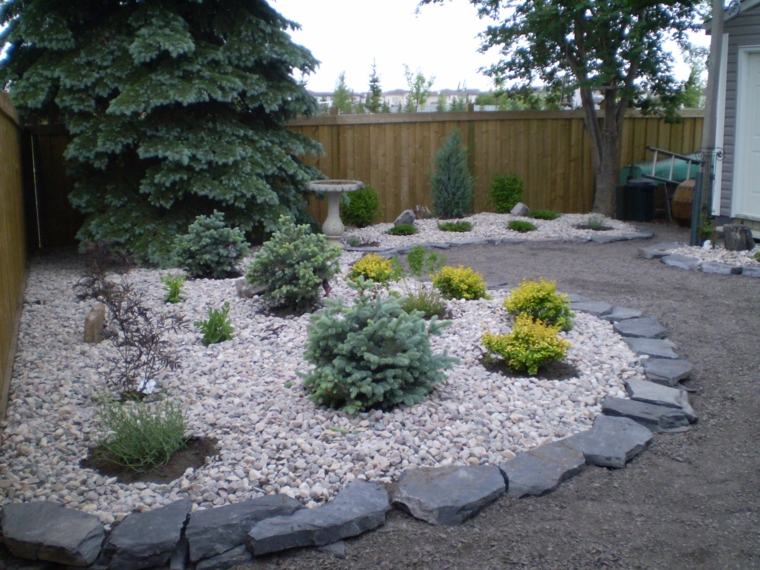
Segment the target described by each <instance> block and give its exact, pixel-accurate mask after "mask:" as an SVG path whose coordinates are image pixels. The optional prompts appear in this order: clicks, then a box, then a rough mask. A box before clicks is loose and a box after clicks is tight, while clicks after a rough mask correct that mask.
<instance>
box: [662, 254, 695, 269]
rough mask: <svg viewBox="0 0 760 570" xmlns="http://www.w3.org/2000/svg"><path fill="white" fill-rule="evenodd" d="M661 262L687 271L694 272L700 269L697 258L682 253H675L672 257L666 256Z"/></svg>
mask: <svg viewBox="0 0 760 570" xmlns="http://www.w3.org/2000/svg"><path fill="white" fill-rule="evenodd" d="M660 261H662V262H663V263H664V264H665V265H668V266H670V267H677V268H678V269H686V270H689V271H694V270H696V269H699V264H700V261H699V259H698V258H696V257H691V256H689V255H681V254H680V253H674V254H672V255H666V256H665V257H663V258H662V259H661V260H660Z"/></svg>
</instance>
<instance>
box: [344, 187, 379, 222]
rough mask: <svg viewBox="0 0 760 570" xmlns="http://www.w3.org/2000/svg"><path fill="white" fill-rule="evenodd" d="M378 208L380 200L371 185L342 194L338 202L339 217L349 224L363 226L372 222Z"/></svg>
mask: <svg viewBox="0 0 760 570" xmlns="http://www.w3.org/2000/svg"><path fill="white" fill-rule="evenodd" d="M379 208H380V200H379V199H378V197H377V190H375V189H374V188H372V187H371V186H365V187H364V188H360V189H359V190H355V191H354V192H347V193H346V194H344V195H343V198H342V199H341V202H340V217H341V220H343V222H344V223H346V224H348V225H350V226H356V227H357V228H363V227H365V226H368V225H370V224H371V223H372V222H373V220H374V219H375V216H377V210H378V209H379Z"/></svg>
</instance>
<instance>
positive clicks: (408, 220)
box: [393, 210, 417, 226]
mask: <svg viewBox="0 0 760 570" xmlns="http://www.w3.org/2000/svg"><path fill="white" fill-rule="evenodd" d="M416 219H417V216H415V215H414V212H413V211H412V210H404V211H403V212H401V213H400V214H399V215H398V217H397V218H396V219H395V220H393V225H394V226H400V225H403V224H413V223H414V220H416Z"/></svg>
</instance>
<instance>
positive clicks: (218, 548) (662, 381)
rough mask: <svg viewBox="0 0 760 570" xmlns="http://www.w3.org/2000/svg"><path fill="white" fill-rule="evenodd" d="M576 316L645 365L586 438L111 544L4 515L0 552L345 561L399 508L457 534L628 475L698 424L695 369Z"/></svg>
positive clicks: (620, 327) (179, 520) (37, 514)
mask: <svg viewBox="0 0 760 570" xmlns="http://www.w3.org/2000/svg"><path fill="white" fill-rule="evenodd" d="M570 299H571V308H572V309H573V310H575V311H588V312H590V313H592V314H594V315H596V316H598V317H600V318H603V319H606V320H608V321H610V322H611V323H613V327H614V329H615V331H616V332H617V333H618V334H620V335H621V336H622V338H623V340H625V341H626V343H627V344H628V345H629V347H630V348H631V350H632V351H633V352H635V353H636V354H637V356H639V357H645V359H644V371H645V375H646V378H647V379H646V380H640V379H639V380H631V381H629V382H627V383H626V390H627V392H628V395H629V398H628V399H625V398H607V399H605V401H604V402H603V404H602V414H601V415H600V416H598V417H597V418H596V420H595V421H594V424H593V426H592V427H591V428H590V429H589V430H586V431H584V432H580V433H577V434H575V435H572V436H570V437H567V438H564V439H561V440H556V441H553V442H550V443H547V444H544V445H541V446H539V447H536V448H534V449H531V450H528V451H524V452H521V453H518V454H517V455H516V456H515V457H514V458H513V459H511V460H509V461H506V462H504V463H502V464H500V465H498V466H497V465H449V466H445V467H433V468H419V469H411V470H408V471H406V472H404V473H403V474H402V475H401V477H400V478H399V480H398V481H397V482H395V483H393V484H391V485H389V486H387V487H386V486H384V485H382V484H380V483H377V482H371V481H360V480H359V481H354V482H352V483H350V484H349V485H347V486H346V487H345V488H344V489H343V490H342V491H340V492H339V493H338V494H337V495H336V496H335V498H334V499H332V500H331V501H329V502H327V503H325V504H323V505H320V506H318V507H316V508H313V509H306V508H303V507H302V505H301V504H300V503H299V502H298V501H296V500H295V499H291V498H289V497H286V496H284V495H271V496H264V497H259V498H256V499H251V500H248V501H243V502H241V503H237V504H233V505H227V506H223V507H218V508H214V509H206V510H198V511H195V512H191V505H190V502H189V501H187V500H180V501H176V502H174V503H171V504H169V505H167V506H165V507H161V508H159V509H154V510H152V511H148V512H143V513H133V514H131V515H129V516H128V517H127V518H125V519H124V520H123V521H122V522H121V523H119V524H117V525H114V527H113V528H112V529H111V531H110V533H107V532H106V530H105V528H104V527H103V525H102V524H101V523H100V521H99V520H98V519H97V517H95V516H93V515H90V514H86V513H83V512H80V511H76V510H73V509H68V508H65V507H63V506H61V505H58V504H55V503H51V502H46V501H38V502H30V503H16V504H10V505H5V506H4V507H3V512H2V517H1V518H0V520H1V522H2V541H3V543H4V544H5V546H6V548H7V549H8V550H9V551H10V553H11V554H12V555H14V556H16V557H18V558H23V559H27V560H40V561H47V562H53V563H57V564H60V565H62V566H63V565H65V566H68V567H89V568H93V569H97V570H120V569H125V570H126V569H140V568H153V567H156V566H161V567H167V566H168V567H169V568H171V570H183V569H195V570H212V569H216V570H222V569H225V568H231V567H233V566H236V565H239V564H245V563H249V562H251V561H253V560H254V557H256V556H259V555H266V554H269V553H272V552H278V551H282V550H286V549H290V548H297V547H305V546H312V547H319V548H325V547H326V546H328V545H336V546H335V547H332V548H328V549H325V551H329V552H333V553H334V554H335V555H336V556H345V546H344V545H343V543H342V542H341V541H342V540H343V539H344V538H349V537H353V536H357V535H360V534H362V533H365V532H368V531H370V530H373V529H375V528H377V527H379V526H382V525H383V524H385V519H386V515H387V513H388V511H389V510H390V509H391V508H392V506H395V507H396V508H398V509H400V510H402V511H403V512H406V513H408V514H409V515H411V516H413V517H415V518H418V519H421V520H423V521H426V522H427V523H429V524H434V525H457V524H461V523H463V522H464V521H466V520H467V519H468V518H470V517H473V516H475V515H477V513H478V512H479V511H480V510H482V509H483V508H485V507H486V506H488V505H489V504H491V503H493V502H494V501H496V500H497V499H498V498H499V497H500V496H502V495H504V494H508V495H509V496H512V497H514V498H521V497H529V496H540V495H545V494H547V493H550V492H551V491H553V490H554V489H556V488H557V487H558V486H559V485H561V484H562V483H563V482H564V481H567V480H568V479H570V478H571V477H573V476H575V475H576V474H578V473H580V472H581V471H582V470H583V469H585V468H587V467H588V466H598V467H606V468H611V469H622V468H624V467H625V465H626V464H627V463H628V462H629V461H631V460H632V459H633V458H634V457H636V456H637V455H638V454H639V453H641V452H642V451H644V450H645V449H646V448H647V447H648V446H649V444H650V443H651V441H652V439H653V438H654V434H655V433H658V432H678V431H684V430H687V429H689V427H690V425H691V424H693V423H694V422H696V421H697V415H696V413H695V412H694V410H693V408H692V407H691V405H690V403H689V397H688V394H687V392H686V391H685V390H683V389H680V388H679V387H678V386H679V383H680V382H681V381H682V380H684V379H685V378H687V377H688V376H689V374H691V371H692V366H691V364H690V363H689V362H688V361H686V360H684V359H681V358H679V357H678V355H677V354H676V352H675V350H674V349H675V344H674V343H673V342H671V341H669V340H668V339H667V338H665V337H666V335H667V329H666V327H664V326H663V325H662V324H661V323H660V322H659V321H658V320H657V319H656V318H654V317H651V316H646V315H642V313H641V311H639V310H637V309H631V308H628V307H617V306H613V305H610V304H609V303H605V302H604V301H594V300H591V299H588V298H586V297H583V296H580V295H571V296H570Z"/></svg>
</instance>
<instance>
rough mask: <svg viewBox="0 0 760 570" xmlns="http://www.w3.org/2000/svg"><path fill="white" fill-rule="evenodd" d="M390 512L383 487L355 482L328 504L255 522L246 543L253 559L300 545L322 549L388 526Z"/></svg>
mask: <svg viewBox="0 0 760 570" xmlns="http://www.w3.org/2000/svg"><path fill="white" fill-rule="evenodd" d="M389 509H390V501H389V498H388V492H387V491H386V490H385V488H384V487H383V486H382V485H380V484H379V483H369V482H367V481H354V482H353V483H350V484H349V485H348V486H347V487H346V488H345V489H343V490H342V491H341V492H340V493H338V494H337V496H336V497H335V499H333V500H332V501H330V502H329V503H327V504H324V505H322V506H319V507H316V508H314V509H301V510H298V511H296V512H294V513H293V514H291V515H288V516H281V517H272V518H268V519H264V520H263V521H260V522H258V523H256V524H255V525H253V528H251V531H250V532H249V533H248V537H247V539H246V543H247V545H248V549H249V550H250V551H251V552H253V554H254V556H260V555H262V554H268V553H270V552H279V551H281V550H286V549H288V548H296V547H299V546H323V545H325V544H330V543H331V542H337V541H338V540H342V539H344V538H348V537H351V536H356V535H359V534H362V533H364V532H367V531H368V530H372V529H374V528H377V527H379V526H381V525H383V524H385V515H386V513H387V512H388V510H389Z"/></svg>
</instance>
